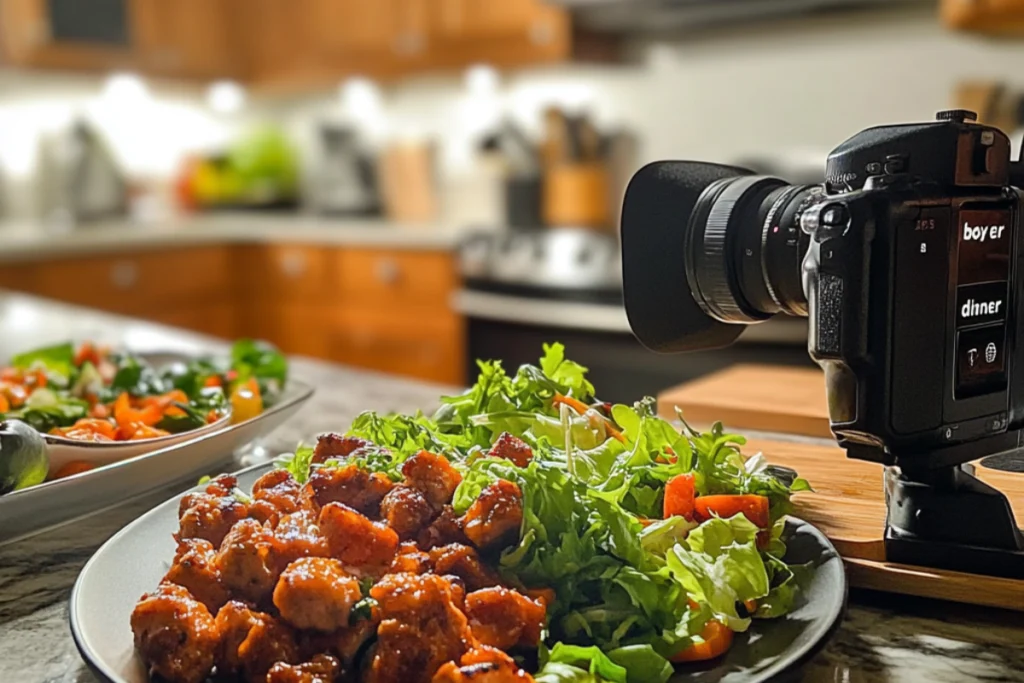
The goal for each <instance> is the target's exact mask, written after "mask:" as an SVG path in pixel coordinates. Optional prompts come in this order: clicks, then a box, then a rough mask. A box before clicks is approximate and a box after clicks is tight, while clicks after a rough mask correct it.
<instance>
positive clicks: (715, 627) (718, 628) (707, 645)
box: [672, 619, 732, 662]
mask: <svg viewBox="0 0 1024 683" xmlns="http://www.w3.org/2000/svg"><path fill="white" fill-rule="evenodd" d="M700 637H701V638H702V639H703V640H704V642H702V643H694V644H693V645H691V646H690V647H688V648H686V649H685V650H683V651H682V652H680V653H678V654H676V655H675V656H674V657H672V661H673V662H702V661H704V660H706V659H714V658H715V657H721V656H722V655H723V654H725V652H726V650H728V649H729V647H730V646H731V645H732V629H730V628H729V627H728V626H726V625H725V624H723V623H722V622H720V621H715V620H714V619H712V620H711V621H709V622H708V623H706V624H704V628H703V629H702V630H701V632H700Z"/></svg>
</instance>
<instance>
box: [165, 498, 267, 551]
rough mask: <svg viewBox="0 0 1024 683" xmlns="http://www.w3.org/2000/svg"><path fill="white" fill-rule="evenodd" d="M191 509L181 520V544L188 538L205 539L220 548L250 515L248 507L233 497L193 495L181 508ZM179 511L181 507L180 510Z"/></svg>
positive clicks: (179, 535) (179, 532) (183, 514)
mask: <svg viewBox="0 0 1024 683" xmlns="http://www.w3.org/2000/svg"><path fill="white" fill-rule="evenodd" d="M186 503H187V504H188V507H187V508H186V509H185V510H184V511H183V512H182V513H181V515H180V517H179V525H178V533H177V534H176V535H175V538H176V539H177V540H179V541H181V540H184V539H186V538H202V539H205V540H207V541H209V542H210V543H212V544H213V547H215V548H218V547H220V544H221V543H222V542H223V541H224V537H225V536H227V534H228V532H229V531H231V527H233V526H234V525H235V523H236V522H238V521H239V520H242V519H245V518H246V516H247V515H248V514H249V507H248V506H247V505H246V504H245V503H242V502H241V501H239V500H237V499H236V498H235V497H234V496H232V495H230V494H229V495H226V496H214V495H212V494H209V493H192V494H189V495H187V496H185V498H183V499H182V501H181V505H182V506H184V505H185V504H186ZM179 510H180V507H179Z"/></svg>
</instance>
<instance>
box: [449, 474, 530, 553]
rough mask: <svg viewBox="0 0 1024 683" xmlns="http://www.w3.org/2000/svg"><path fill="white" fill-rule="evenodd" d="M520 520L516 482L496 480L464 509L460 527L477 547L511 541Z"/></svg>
mask: <svg viewBox="0 0 1024 683" xmlns="http://www.w3.org/2000/svg"><path fill="white" fill-rule="evenodd" d="M522 523H523V494H522V493H521V492H520V490H519V486H517V485H516V484H514V483H512V482H510V481H506V480H504V479H499V480H498V481H496V482H494V483H493V484H491V485H490V486H488V487H487V488H485V489H484V490H483V491H481V492H480V497H479V498H477V499H476V500H475V501H473V504H472V505H470V506H469V509H468V510H466V516H465V518H464V520H463V524H462V530H463V531H464V532H465V534H466V536H468V537H469V540H471V541H472V542H473V545H475V546H476V547H477V548H486V547H488V546H490V545H499V544H501V543H508V542H509V541H511V540H514V539H515V538H516V537H517V536H518V533H519V527H520V525H522Z"/></svg>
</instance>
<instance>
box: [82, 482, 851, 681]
mask: <svg viewBox="0 0 1024 683" xmlns="http://www.w3.org/2000/svg"><path fill="white" fill-rule="evenodd" d="M270 467H272V465H261V466H258V467H255V468H250V469H247V470H243V471H242V472H239V474H238V485H239V488H241V489H242V490H245V491H248V490H249V489H250V488H251V487H252V484H253V482H255V481H256V479H258V478H259V477H260V476H261V475H263V474H265V473H266V472H267V470H268V469H269V468H270ZM178 501H179V497H177V496H176V497H174V498H172V499H171V500H169V501H167V502H166V503H164V504H162V505H160V506H159V507H157V508H155V509H153V510H151V511H150V512H148V513H146V514H145V515H143V516H142V517H140V518H139V519H137V520H136V521H134V522H132V523H131V524H129V525H128V526H127V527H125V528H124V529H123V530H121V531H120V532H119V533H118V534H117V535H116V536H114V537H113V538H111V539H110V540H109V541H107V542H106V543H105V544H104V545H103V546H102V547H101V548H100V549H99V550H98V551H96V554H95V555H93V557H92V559H90V560H89V562H88V563H86V565H85V567H84V568H83V569H82V573H81V574H80V575H79V577H78V580H77V581H76V582H75V588H74V590H73V591H72V594H71V602H70V614H69V619H70V622H71V633H72V636H73V637H74V639H75V644H76V645H77V646H78V650H79V652H81V654H82V657H83V658H84V659H85V661H86V662H87V663H88V664H89V666H90V668H92V670H93V672H94V673H96V674H97V675H98V676H99V678H100V679H101V680H103V681H108V682H110V683H148V679H147V677H146V671H145V667H144V666H143V665H142V662H141V661H140V660H139V659H138V657H136V656H135V653H134V649H133V643H132V632H131V630H130V629H129V627H128V624H129V621H130V618H131V613H132V609H133V608H134V606H135V602H136V600H138V598H139V596H140V595H142V593H144V592H146V591H150V590H153V588H154V587H155V586H156V585H157V584H158V583H159V581H160V578H161V577H162V576H163V575H164V574H165V573H166V572H167V568H168V565H169V564H170V561H171V560H172V559H173V557H174V541H173V539H172V538H171V534H172V533H174V532H175V531H176V530H177V528H178ZM786 538H787V544H788V552H787V554H786V558H785V559H786V561H787V562H791V563H804V562H810V563H812V564H813V566H814V571H813V572H812V573H811V574H810V576H809V579H808V581H807V583H805V584H803V585H802V586H801V589H802V592H803V598H802V601H801V604H800V605H799V606H798V607H796V608H795V609H794V610H793V611H792V612H790V613H789V614H787V615H786V616H784V617H781V618H779V619H773V620H760V621H754V624H753V626H751V628H750V630H749V631H748V632H747V633H744V634H737V636H736V640H735V642H734V643H733V646H732V648H731V649H730V650H729V652H728V653H727V654H726V655H725V657H724V658H722V659H721V660H719V661H716V662H715V663H713V664H710V665H704V666H693V667H687V668H683V667H681V668H680V669H679V672H678V673H677V674H676V675H675V676H673V677H672V679H671V681H670V683H684V682H693V683H700V682H708V683H710V682H711V681H714V682H715V683H739V682H740V681H743V682H744V683H758V682H760V681H768V680H775V679H777V678H778V677H779V676H780V675H782V674H784V673H787V672H792V671H794V670H795V669H797V668H798V667H799V666H800V665H801V664H803V663H805V662H806V661H807V660H808V659H809V658H810V657H811V656H813V655H814V653H815V652H817V651H818V650H819V649H820V648H821V647H822V646H823V645H824V644H825V642H826V641H827V640H828V639H829V637H830V636H831V635H832V634H833V633H834V632H835V630H836V628H838V626H839V623H840V620H841V619H842V614H843V611H844V609H845V603H846V580H845V577H844V576H843V569H842V563H841V562H840V561H839V557H838V555H836V553H835V549H834V548H832V547H831V546H830V545H829V542H828V540H827V539H826V538H825V537H824V536H823V535H822V534H821V533H820V532H819V531H817V530H816V529H815V528H814V527H812V526H811V525H810V524H807V523H806V522H801V521H799V520H793V521H792V522H791V523H790V524H789V525H788V526H787V531H786Z"/></svg>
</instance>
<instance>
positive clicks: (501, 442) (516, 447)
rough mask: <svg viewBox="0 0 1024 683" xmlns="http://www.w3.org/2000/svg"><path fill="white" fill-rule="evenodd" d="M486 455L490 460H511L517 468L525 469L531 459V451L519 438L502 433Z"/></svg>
mask: <svg viewBox="0 0 1024 683" xmlns="http://www.w3.org/2000/svg"><path fill="white" fill-rule="evenodd" d="M487 455H489V456H491V457H492V458H502V459H504V460H511V461H512V462H514V463H515V464H516V465H517V466H518V467H526V466H527V465H529V464H530V460H532V459H533V449H532V448H530V446H529V445H528V444H527V443H526V442H525V441H523V440H522V439H520V438H519V437H517V436H513V435H512V434H509V433H508V432H502V433H501V436H499V437H498V440H497V441H495V442H494V445H493V446H491V450H490V451H488V452H487Z"/></svg>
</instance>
